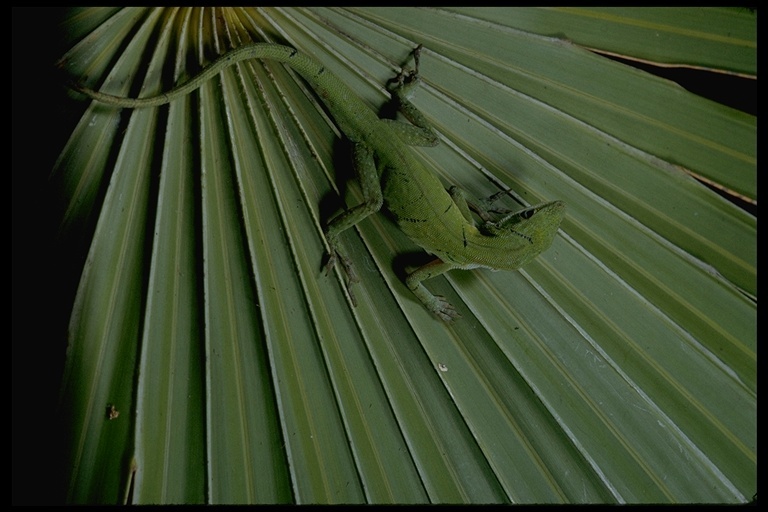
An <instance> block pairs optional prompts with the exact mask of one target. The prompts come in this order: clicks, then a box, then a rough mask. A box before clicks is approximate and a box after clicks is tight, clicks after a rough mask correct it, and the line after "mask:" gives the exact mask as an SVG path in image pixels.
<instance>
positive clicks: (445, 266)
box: [405, 258, 461, 322]
mask: <svg viewBox="0 0 768 512" xmlns="http://www.w3.org/2000/svg"><path fill="white" fill-rule="evenodd" d="M453 268H456V266H455V265H453V264H451V263H446V262H444V261H443V260H441V259H440V258H435V259H434V260H432V261H431V262H429V263H427V264H426V265H422V266H421V267H419V268H417V269H416V270H414V271H413V272H411V273H410V274H408V277H406V278H405V284H406V285H408V288H409V289H410V290H411V291H412V292H413V294H414V295H416V297H418V298H419V300H420V301H421V302H422V303H423V304H424V306H425V307H426V308H427V309H428V310H429V311H431V312H433V313H434V314H436V315H437V316H438V317H440V319H441V320H443V321H445V322H452V321H453V320H454V319H456V318H458V317H459V316H461V315H459V312H458V311H456V309H454V307H453V306H452V305H451V304H450V303H449V302H448V301H447V300H445V297H441V296H439V295H434V294H433V293H432V292H430V291H429V290H427V289H426V288H425V287H424V285H423V284H421V283H422V281H424V280H426V279H430V278H432V277H435V276H439V275H440V274H442V273H444V272H447V271H449V270H451V269H453Z"/></svg>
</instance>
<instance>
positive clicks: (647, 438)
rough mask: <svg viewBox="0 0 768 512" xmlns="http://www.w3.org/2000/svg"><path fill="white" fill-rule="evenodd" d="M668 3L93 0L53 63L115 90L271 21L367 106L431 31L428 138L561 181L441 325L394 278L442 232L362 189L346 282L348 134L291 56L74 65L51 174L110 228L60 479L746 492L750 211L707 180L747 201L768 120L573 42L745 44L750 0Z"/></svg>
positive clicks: (242, 491)
mask: <svg viewBox="0 0 768 512" xmlns="http://www.w3.org/2000/svg"><path fill="white" fill-rule="evenodd" d="M681 13H688V11H686V10H682V11H681V10H678V9H652V10H643V9H640V10H637V9H628V10H625V9H577V10H571V9H557V10H551V9H508V8H507V9H413V8H365V9H324V8H322V9H321V8H318V9H276V8H269V9H267V8H264V9H261V8H258V9H257V8H242V9H241V8H213V9H207V8H205V9H203V8H193V9H186V8H173V9H161V8H157V9H142V8H126V9H119V10H107V11H104V10H94V11H92V10H83V11H73V14H72V17H71V18H69V19H68V20H65V24H64V26H65V27H71V30H72V32H71V33H70V35H69V38H70V39H69V40H71V41H72V42H73V46H72V48H71V49H70V50H69V51H68V52H67V53H66V54H65V55H64V56H63V58H62V60H61V63H60V65H61V67H63V68H64V70H65V72H66V73H67V75H69V76H70V77H71V78H72V79H75V80H78V81H82V82H83V83H84V84H85V85H87V86H90V87H95V88H100V89H101V90H102V91H105V92H109V93H112V94H119V95H132V96H137V95H138V96H148V95H152V94H156V93H158V92H161V91H164V90H167V89H169V88H171V87H172V86H173V84H174V83H176V82H178V81H180V80H183V79H184V78H186V77H189V76H191V75H193V74H195V73H196V72H197V71H199V70H200V69H201V68H202V67H204V66H205V64H206V63H208V62H210V61H211V60H213V59H214V58H215V57H216V56H217V55H219V54H221V53H224V52H225V51H226V50H227V49H229V48H232V47H236V46H240V45H242V44H245V43H247V42H249V41H270V42H279V43H283V44H288V45H291V46H294V47H296V48H297V49H299V50H300V51H303V52H305V53H307V54H309V55H312V56H314V57H315V58H316V59H317V60H319V61H321V62H322V63H323V64H324V65H325V66H326V69H327V70H328V71H330V72H333V73H335V74H337V75H338V76H339V77H340V78H341V79H342V80H344V81H345V82H346V83H348V84H349V85H350V86H351V87H352V89H353V90H354V91H356V92H357V93H359V95H360V97H361V98H362V99H363V100H364V101H365V102H366V103H368V104H369V105H370V106H371V108H373V109H375V110H376V111H379V109H380V108H381V106H382V105H383V104H384V103H385V102H386V100H387V98H388V95H387V93H386V90H385V87H384V85H385V83H386V81H387V80H388V79H390V78H392V77H393V76H395V74H396V73H397V72H398V71H399V69H400V66H401V65H402V64H403V63H404V62H405V61H406V59H407V57H408V54H409V52H410V51H411V50H412V49H413V48H414V47H415V46H416V44H418V43H421V44H423V45H424V50H423V53H422V61H421V74H422V78H423V84H422V86H421V87H420V89H419V90H418V91H417V92H416V93H415V95H414V98H413V100H414V102H415V104H416V105H417V106H418V107H419V108H420V109H421V110H422V112H424V114H425V115H426V116H427V117H428V118H429V120H430V121H431V122H432V123H433V125H434V126H435V128H436V130H437V132H438V133H439V135H440V138H441V142H442V143H441V144H440V145H439V146H438V147H435V148H414V149H413V151H414V152H415V154H416V155H417V157H418V158H420V159H421V160H422V161H423V162H424V164H425V165H426V166H427V167H429V168H430V169H433V170H434V172H435V173H437V174H438V176H440V178H441V179H442V180H443V182H444V183H445V184H446V186H447V185H451V184H457V185H460V186H461V187H462V188H464V189H465V190H467V192H468V195H469V196H470V197H472V196H474V197H488V196H490V195H491V194H493V193H495V192H498V191H499V190H505V191H508V192H509V193H508V195H507V197H505V198H503V199H502V200H500V203H502V204H501V205H502V206H504V207H507V208H515V207H517V206H519V205H520V204H530V203H536V202H539V201H542V200H551V199H562V200H564V201H565V202H566V203H567V205H568V210H567V216H566V220H565V222H564V223H563V226H562V230H561V232H560V234H559V235H558V237H557V238H556V240H555V242H554V244H553V246H552V247H551V248H550V249H549V250H548V251H547V252H545V253H544V254H543V255H542V256H540V257H539V258H538V259H537V260H536V261H534V262H532V263H531V264H529V265H528V266H527V267H526V268H524V269H523V270H521V271H520V272H495V273H494V272H489V271H484V270H477V271H472V272H469V271H454V272H451V273H449V274H448V275H446V276H444V277H440V278H435V279H433V280H430V281H428V282H427V286H428V287H429V288H430V289H431V290H432V291H434V292H436V293H439V294H442V295H444V296H446V297H447V298H448V299H449V300H450V301H451V302H452V303H453V304H454V305H456V307H457V309H458V310H459V311H460V313H461V314H462V318H461V319H459V320H458V321H457V322H456V323H454V324H452V325H445V324H443V323H441V322H439V321H438V320H437V319H435V318H434V317H432V316H431V315H430V314H429V313H428V312H427V311H426V310H425V309H424V308H423V306H422V305H421V304H420V303H419V302H418V301H417V300H415V299H414V297H413V296H412V294H411V293H410V291H409V290H408V289H407V287H406V286H405V285H404V284H403V282H402V276H403V275H404V272H405V269H406V268H407V267H411V266H415V265H418V264H420V263H423V262H425V261H426V260H425V257H426V255H424V254H422V253H419V252H418V251H417V250H416V247H415V246H414V245H413V244H412V243H411V242H410V241H409V240H408V239H407V238H406V237H405V236H404V235H403V234H402V233H401V232H400V231H399V230H398V229H397V228H396V227H395V226H394V224H393V223H392V222H391V221H390V220H389V219H388V218H387V217H386V216H385V215H374V216H372V217H370V218H368V219H366V220H364V221H363V222H361V223H360V224H359V225H358V226H356V229H354V230H350V231H349V232H345V233H344V235H343V236H342V244H343V246H344V249H345V251H346V252H347V253H348V255H349V256H350V257H351V258H352V260H353V261H354V263H355V265H356V268H357V270H358V273H359V274H360V277H361V282H360V283H358V284H356V285H355V286H354V287H353V289H352V292H353V293H354V294H355V298H356V303H357V306H356V307H355V306H353V305H352V299H351V297H350V295H349V294H348V293H347V292H346V291H345V289H344V287H343V286H342V276H341V275H338V274H336V273H332V274H331V275H329V276H324V275H323V273H322V257H323V254H324V252H325V249H326V245H325V241H324V238H323V235H322V226H323V225H324V223H325V222H326V221H327V220H328V218H329V217H330V216H332V215H333V214H334V213H335V212H336V211H337V210H338V209H339V208H341V207H342V206H343V204H346V205H348V206H352V205H355V204H357V202H359V201H360V197H361V196H360V193H359V190H358V187H357V185H356V184H355V183H354V181H350V177H351V176H350V174H351V171H350V164H349V149H348V147H347V145H346V144H345V143H344V142H343V139H342V138H341V135H342V134H341V133H339V131H338V129H337V128H336V127H335V126H334V124H333V121H332V118H331V116H329V115H328V114H327V113H326V112H325V110H324V109H323V107H322V106H321V103H320V102H319V100H318V98H317V96H316V95H315V93H314V92H313V91H312V90H311V89H310V88H309V87H308V86H307V84H306V83H304V82H303V81H302V79H301V78H300V77H299V76H298V75H296V74H295V73H294V72H293V71H291V70H290V69H288V68H286V67H284V66H283V65H281V64H278V63H275V62H268V61H267V62H261V61H252V62H242V63H239V64H236V65H234V66H232V67H230V68H228V69H226V70H224V71H223V72H222V73H220V74H219V75H218V76H216V77H215V78H213V79H212V80H211V81H209V82H208V83H206V84H205V85H203V87H201V88H200V89H199V90H198V91H195V92H194V93H192V94H190V95H189V96H187V97H184V98H182V99H179V100H177V101H174V102H172V103H171V104H170V105H167V106H162V107H159V108H152V109H140V110H135V111H131V110H123V111H120V110H117V109H114V108H111V107H108V106H104V105H99V104H96V103H88V102H85V101H82V98H81V97H79V96H77V95H75V94H74V93H73V94H72V96H73V98H74V99H76V100H78V101H80V102H81V103H79V104H80V105H81V108H82V109H83V110H84V114H83V117H82V120H81V122H80V123H79V124H78V126H77V127H75V129H74V130H73V133H72V136H71V138H70V140H69V141H68V143H67V144H66V145H65V147H64V148H63V150H62V153H61V156H60V158H59V160H58V161H57V164H56V168H55V169H54V173H53V181H54V183H55V184H56V185H57V186H59V187H60V189H61V190H62V194H63V200H64V201H65V202H66V207H65V210H64V214H63V215H62V218H61V228H62V236H65V237H68V238H70V239H78V238H85V239H89V240H90V241H89V243H90V250H89V252H88V259H87V261H86V263H85V267H84V268H83V272H82V276H81V279H80V285H79V288H78V291H77V297H76V300H75V306H74V309H73V312H72V316H71V323H70V331H69V343H70V346H69V351H68V358H67V367H66V373H65V377H64V381H63V383H62V402H61V404H60V407H61V408H62V409H63V410H68V411H71V413H70V417H71V422H70V423H68V425H67V433H66V436H67V444H66V448H65V451H66V455H65V457H66V461H65V466H66V467H68V468H71V470H70V471H68V473H67V475H66V486H67V489H68V498H67V499H68V501H70V502H74V503H117V502H121V501H123V500H130V501H132V502H134V503H283V502H292V503H425V502H431V503H446V502H448V503H491V502H514V503H559V502H573V503H596V502H599V503H608V502H610V503H613V502H617V503H650V502H654V503H658V502H697V503H702V502H717V503H721V502H728V503H743V502H746V501H748V500H750V499H751V497H752V496H753V495H754V493H755V492H756V421H755V419H756V380H757V376H756V374H757V372H756V297H757V289H756V218H755V217H754V216H753V215H751V214H749V213H747V212H744V211H743V210H741V209H739V208H738V207H736V206H734V205H733V204H731V203H730V202H728V201H726V200H725V199H723V198H722V197H721V196H719V195H717V194H715V193H714V192H713V191H712V190H710V189H709V188H707V187H705V186H704V185H702V184H701V183H700V182H699V181H698V180H697V179H695V178H694V176H697V177H705V178H706V179H707V180H708V181H711V182H714V183H716V184H718V185H719V186H720V187H721V188H723V189H726V190H730V191H732V192H733V193H735V194H740V195H743V196H745V197H747V198H751V200H753V201H754V202H755V203H756V197H757V194H756V186H755V181H756V156H755V155H756V119H755V117H754V116H750V115H747V114H744V113H740V112H737V111H735V110H732V109H730V108H728V107H725V106H722V105H718V104H716V103H713V102H711V101H708V100H705V99H703V98H700V97H697V96H695V95H694V94H691V93H689V92H687V91H685V90H683V89H682V88H680V87H679V86H677V85H676V84H674V83H671V82H668V81H665V80H662V79H659V78H656V77H653V76H651V75H649V74H647V73H644V72H641V71H638V70H636V69H634V68H631V67H628V66H626V65H623V64H619V63H617V62H614V61H611V60H609V59H607V58H605V57H602V56H600V55H596V54H595V53H593V52H591V51H589V50H587V49H586V48H585V46H586V47H591V48H597V49H600V50H602V51H605V52H609V53H618V54H622V55H625V56H630V57H635V58H638V59H643V60H652V59H653V60H656V59H658V60H660V61H662V62H667V63H669V62H675V63H682V64H684V65H687V66H695V67H713V68H717V69H722V70H726V71H730V72H739V73H743V74H750V73H754V66H753V67H749V62H750V60H751V59H752V60H753V59H754V48H755V46H756V45H755V44H754V43H755V17H754V13H750V12H748V11H733V10H722V9H710V10H691V11H690V15H685V16H681ZM692 23H693V25H694V26H695V29H694V28H692V25H691V24H692ZM727 32H729V36H728V37H725V36H724V35H723V34H724V33H727ZM658 33H662V34H664V37H665V40H666V41H667V43H665V44H663V45H655V43H654V44H653V45H652V44H651V40H654V37H655V36H654V34H658ZM563 37H564V38H567V40H565V39H562V38H563ZM702 41H706V44H707V45H708V46H707V48H708V49H707V51H706V52H697V51H696V49H697V47H698V46H699V45H700V44H702ZM710 45H711V46H710ZM641 50H642V51H641ZM661 54H664V56H662V55H661ZM729 56H730V57H729ZM669 59H672V60H669ZM737 70H738V71H737ZM111 405H114V406H115V408H116V410H117V411H118V412H119V415H118V416H117V417H114V418H113V419H109V415H108V412H109V411H110V409H109V407H110V406H111Z"/></svg>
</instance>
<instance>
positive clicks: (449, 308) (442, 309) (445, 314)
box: [427, 295, 461, 323]
mask: <svg viewBox="0 0 768 512" xmlns="http://www.w3.org/2000/svg"><path fill="white" fill-rule="evenodd" d="M427 308H428V309H429V310H430V311H432V312H433V313H434V314H435V315H437V316H438V318H440V320H442V321H443V322H446V323H451V322H453V321H454V320H456V319H457V318H459V317H461V315H460V314H459V312H458V311H456V309H455V308H454V307H453V305H452V304H451V303H450V302H448V301H447V300H446V299H445V297H443V296H442V295H435V296H434V301H433V302H432V303H431V304H429V305H428V306H427Z"/></svg>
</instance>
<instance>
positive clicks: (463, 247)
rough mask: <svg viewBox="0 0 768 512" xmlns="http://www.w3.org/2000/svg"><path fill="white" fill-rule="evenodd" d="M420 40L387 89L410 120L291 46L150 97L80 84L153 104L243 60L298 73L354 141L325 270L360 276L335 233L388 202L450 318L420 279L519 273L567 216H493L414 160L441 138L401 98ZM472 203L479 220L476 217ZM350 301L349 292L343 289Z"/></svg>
mask: <svg viewBox="0 0 768 512" xmlns="http://www.w3.org/2000/svg"><path fill="white" fill-rule="evenodd" d="M420 51H421V46H419V47H418V48H416V49H415V50H414V52H413V56H414V64H415V69H414V70H413V71H410V72H406V71H405V70H404V71H402V72H401V73H400V74H399V75H398V76H397V77H396V79H395V80H394V85H392V86H391V87H390V91H391V93H392V98H393V100H394V101H395V102H396V103H397V106H398V109H399V110H400V112H402V113H403V114H404V116H405V117H406V118H407V119H408V120H409V121H410V122H411V123H412V124H407V123H401V122H396V121H393V120H388V119H379V117H378V116H377V115H376V113H375V112H374V111H373V110H371V109H370V108H369V107H368V106H367V105H366V104H365V103H363V101H362V100H360V98H359V97H358V96H357V95H356V94H355V93H354V92H353V91H352V90H350V88H349V87H348V86H347V85H346V84H345V83H344V82H342V81H341V80H340V79H339V78H338V77H336V76H335V75H334V74H333V73H331V72H330V71H328V70H327V69H325V67H324V66H323V65H322V64H320V63H318V62H317V61H315V60H314V59H312V58H310V57H308V56H307V55H303V54H301V53H299V52H298V51H296V50H295V49H293V48H290V47H287V46H281V45H277V44H270V43H253V44H248V45H245V46H241V47H239V48H236V49H234V50H232V51H230V52H228V53H226V54H224V55H222V56H221V57H219V58H218V59H216V60H215V61H214V62H212V63H211V64H210V65H209V66H207V67H206V68H205V69H204V70H203V71H201V72H200V74H199V75H197V76H195V77H194V78H192V79H190V80H189V81H187V82H185V83H183V84H181V85H179V86H177V87H175V88H174V89H172V90H170V91H168V92H166V93H164V94H160V95H158V96H153V97H150V98H124V97H118V96H111V95H108V94H103V93H100V92H97V91H93V90H90V89H87V88H84V87H80V86H73V88H74V89H76V90H78V91H80V92H82V93H83V94H86V95H87V96H89V97H90V98H92V99H94V100H96V101H99V102H101V103H105V104H108V105H113V106H115V107H121V108H142V107H156V106H159V105H163V104H165V103H168V102H170V101H173V100H174V99H176V98H179V97H181V96H184V95H185V94H189V93H190V92H192V91H194V90H195V89H197V88H198V87H200V86H201V85H202V84H203V83H204V82H205V81H207V80H209V79H210V78H212V77H213V76H214V75H216V74H217V73H219V72H220V71H221V70H222V69H224V68H225V67H227V66H230V65H232V64H234V63H236V62H239V61H243V60H248V59H269V60H275V61H279V62H283V63H285V64H288V65H289V66H291V67H292V68H293V69H294V70H296V71H297V72H298V73H299V74H300V75H301V76H302V77H303V78H304V79H305V80H306V81H307V82H308V83H309V84H310V85H311V86H312V88H313V89H314V90H315V92H316V93H317V95H318V96H319V97H320V98H321V99H322V101H323V102H324V103H325V105H326V107H327V108H328V110H329V111H330V113H331V115H332V116H333V118H334V120H335V122H336V124H337V125H338V126H339V128H340V129H341V131H342V132H343V133H344V135H345V136H346V137H347V138H348V139H349V140H350V141H351V142H352V144H353V156H354V163H355V168H356V171H357V175H358V179H359V180H360V184H361V188H362V191H363V196H364V201H363V203H361V204H359V205H357V206H355V207H353V208H350V209H348V210H347V211H345V212H343V213H341V214H339V215H338V216H336V217H335V218H333V219H332V220H331V221H330V222H329V223H328V227H327V229H326V232H325V236H326V239H327V241H328V245H329V247H330V251H329V260H328V264H327V266H326V269H327V270H330V269H331V268H333V266H334V265H335V264H336V262H337V261H340V262H341V264H342V266H343V267H344V270H345V274H346V277H347V286H348V288H349V286H350V285H351V284H352V283H353V282H355V281H357V280H358V277H357V274H356V273H355V271H354V268H353V266H352V263H351V261H350V260H349V259H348V258H347V257H345V256H343V255H342V253H341V252H340V251H339V244H338V236H339V234H340V233H341V232H342V231H344V230H346V229H348V228H350V227H352V226H353V225H355V224H357V223H358V222H360V221H361V220H363V219H364V218H366V217H367V216H368V215H370V214H372V213H374V212H377V211H378V210H380V209H381V207H382V206H386V207H387V209H388V210H389V212H390V213H391V214H392V216H393V218H394V219H395V221H396V222H397V224H398V226H399V227H400V229H402V230H403V232H405V234H406V235H408V237H409V238H410V239H411V240H413V241H414V242H415V243H416V244H418V245H419V246H421V247H422V248H424V249H425V250H426V251H427V252H429V253H431V254H433V255H434V256H436V258H435V259H434V260H433V261H431V262H430V263H427V264H426V265H424V266H422V267H420V268H418V269H416V270H414V271H413V272H411V273H410V274H409V275H408V276H407V278H406V284H407V285H408V288H409V289H410V290H411V291H412V292H413V293H414V294H415V295H416V296H417V297H418V298H419V300H421V302H422V303H423V304H424V305H425V306H426V308H427V309H428V310H429V311H431V312H433V313H435V314H436V315H437V316H438V317H439V318H441V319H442V320H445V321H447V322H450V321H452V320H453V319H454V318H456V317H457V316H459V315H458V313H457V312H456V310H455V309H454V308H453V306H451V305H450V304H449V303H448V302H447V301H446V300H445V299H444V298H442V297H439V296H435V295H433V294H432V293H431V292H429V291H428V290H427V289H426V288H425V287H424V285H423V284H422V282H423V281H424V280H426V279H429V278H432V277H435V276H437V275H440V274H442V273H444V272H446V271H448V270H452V269H472V268H490V269H493V270H516V269H519V268H520V267H522V266H523V265H525V264H526V263H528V262H529V261H531V260H532V259H533V258H535V257H536V256H537V255H539V254H540V253H541V252H542V251H544V250H546V249H547V248H548V247H549V246H550V245H551V243H552V240H553V239H554V237H555V234H556V233H557V230H558V228H559V226H560V223H561V221H562V219H563V215H564V213H565V203H563V202H562V201H552V202H548V203H542V204H539V205H537V206H533V207H530V208H525V209H523V210H521V211H518V212H514V213H508V214H506V215H504V216H502V217H501V218H500V219H498V220H495V221H494V220H492V217H491V215H490V214H488V212H486V211H485V210H484V209H482V208H480V207H479V206H475V205H468V204H467V202H466V201H465V200H464V198H463V196H462V194H461V192H460V191H459V190H458V189H456V188H455V187H454V188H451V189H450V190H446V189H445V188H444V187H443V185H442V183H441V182H440V181H439V180H438V178H437V177H436V176H435V175H434V174H432V172H430V171H429V170H428V169H427V168H426V167H424V166H423V165H422V164H421V163H420V162H419V160H417V159H416V158H415V156H414V155H413V154H412V152H411V151H410V149H408V145H436V144H437V143H438V138H437V136H436V135H435V133H434V132H433V131H432V128H431V127H430V126H429V123H428V122H427V120H426V119H425V118H424V116H423V115H422V114H421V112H419V111H418V110H417V109H416V107H414V106H413V104H412V103H411V102H410V101H409V100H408V98H407V95H408V93H409V92H410V90H412V89H413V87H415V86H416V85H417V84H418V83H419V81H420V78H419V75H418V63H419V56H420ZM470 206H471V207H473V208H474V210H475V211H476V213H477V214H478V215H479V216H480V218H481V219H482V221H481V222H479V223H476V222H475V221H474V220H473V218H472V215H471V213H470ZM350 297H351V298H352V300H353V301H354V296H353V295H352V294H351V293H350Z"/></svg>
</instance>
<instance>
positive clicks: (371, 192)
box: [325, 143, 384, 305]
mask: <svg viewBox="0 0 768 512" xmlns="http://www.w3.org/2000/svg"><path fill="white" fill-rule="evenodd" d="M353 157H354V162H353V164H354V166H355V171H356V172H357V177H358V180H359V181H360V187H361V189H362V192H363V202H362V203H360V204H358V205H357V206H354V207H353V208H350V209H349V210H347V211H345V212H342V213H340V214H339V215H337V216H336V217H334V218H333V219H331V221H330V222H329V223H328V226H327V228H326V230H325V239H326V240H327V241H328V246H329V250H328V262H327V263H326V265H325V272H326V275H327V274H328V273H330V271H331V270H332V269H333V267H334V266H336V263H341V266H342V268H343V272H344V276H345V285H346V288H347V292H348V293H349V297H350V299H351V300H352V304H353V305H356V300H355V296H354V294H353V293H352V289H351V287H352V285H353V284H354V283H356V282H358V281H360V277H359V276H358V274H357V272H356V271H355V267H354V265H353V263H352V260H350V259H349V258H348V257H346V256H345V255H344V254H342V253H341V252H340V251H339V243H338V237H339V235H340V234H341V232H342V231H345V230H347V229H349V228H351V227H352V226H354V225H355V224H357V223H358V222H360V221H361V220H363V219H365V218H366V217H368V216H369V215H371V214H372V213H376V212H377V211H379V210H380V209H381V207H382V205H383V204H384V195H383V193H382V191H381V183H380V181H379V175H378V172H377V171H376V165H375V162H374V158H373V152H372V150H371V148H369V147H368V146H366V145H365V144H362V143H357V144H355V145H354V146H353Z"/></svg>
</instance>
